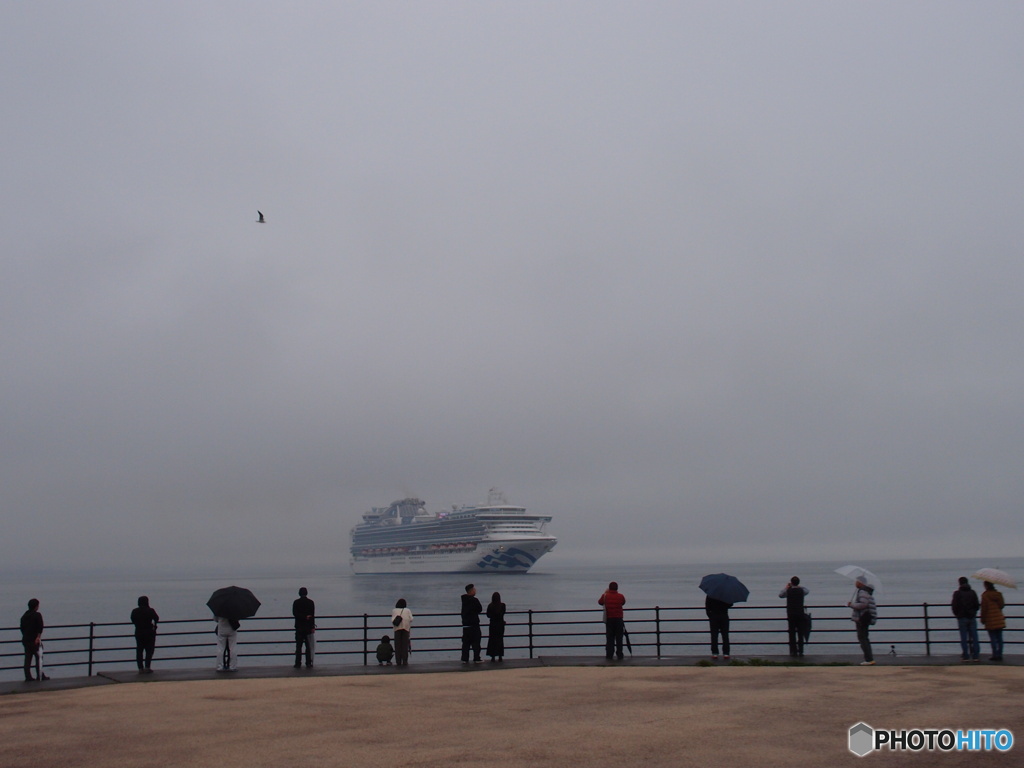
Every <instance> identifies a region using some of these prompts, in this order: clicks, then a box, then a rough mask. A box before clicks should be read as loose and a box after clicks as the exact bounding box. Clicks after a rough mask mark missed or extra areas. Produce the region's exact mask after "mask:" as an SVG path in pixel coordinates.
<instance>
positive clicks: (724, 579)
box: [700, 573, 750, 659]
mask: <svg viewBox="0 0 1024 768" xmlns="http://www.w3.org/2000/svg"><path fill="white" fill-rule="evenodd" d="M700 589H701V591H702V592H704V594H706V595H707V598H706V599H705V600H704V613H706V614H707V615H708V624H709V626H710V628H711V658H713V659H717V658H718V636H719V635H721V636H722V651H723V652H724V654H725V658H726V659H728V658H729V650H730V649H729V609H730V608H732V606H733V604H734V603H743V602H746V600H747V598H748V597H750V590H749V589H747V587H746V586H745V585H744V584H743V582H742V581H740V580H739V579H737V578H736V577H735V576H730V575H729V574H728V573H709V574H708V575H707V576H705V577H704V578H703V579H701V580H700Z"/></svg>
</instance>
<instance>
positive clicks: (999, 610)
mask: <svg viewBox="0 0 1024 768" xmlns="http://www.w3.org/2000/svg"><path fill="white" fill-rule="evenodd" d="M1005 604H1006V602H1005V601H1004V600H1003V593H1002V592H1000V591H999V590H998V589H996V585H995V584H993V583H992V582H991V581H986V582H985V591H984V592H982V593H981V625H982V626H983V627H985V631H986V632H988V640H989V642H990V643H991V644H992V656H991V657H989V661H1002V660H1003V629H1005V628H1006V617H1005V616H1003V606H1004V605H1005Z"/></svg>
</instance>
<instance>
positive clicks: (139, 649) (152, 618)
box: [131, 595, 160, 672]
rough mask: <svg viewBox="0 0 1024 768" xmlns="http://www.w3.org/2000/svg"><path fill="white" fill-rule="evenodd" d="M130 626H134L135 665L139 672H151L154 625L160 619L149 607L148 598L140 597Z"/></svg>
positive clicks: (154, 640) (154, 638) (154, 642)
mask: <svg viewBox="0 0 1024 768" xmlns="http://www.w3.org/2000/svg"><path fill="white" fill-rule="evenodd" d="M131 618H132V624H134V625H135V663H136V664H137V665H138V667H139V672H152V671H153V670H152V669H151V668H150V667H151V666H152V664H153V651H154V650H156V625H157V624H158V623H159V622H160V617H159V616H157V615H156V611H154V610H153V609H152V608H151V607H150V605H149V598H148V597H146V596H145V595H142V596H141V597H140V598H139V607H138V608H135V609H134V610H133V611H132V617H131Z"/></svg>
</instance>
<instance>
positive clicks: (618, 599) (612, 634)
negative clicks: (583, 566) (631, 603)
mask: <svg viewBox="0 0 1024 768" xmlns="http://www.w3.org/2000/svg"><path fill="white" fill-rule="evenodd" d="M597 604H598V605H603V606H604V635H605V643H604V655H605V658H607V659H610V658H612V651H614V652H615V658H617V659H622V635H623V632H624V631H625V625H624V624H623V622H622V606H624V605H625V604H626V598H625V596H624V595H623V594H622V593H621V592H619V585H618V583H617V582H614V581H613V582H612V583H611V584H609V585H608V589H607V591H606V592H605V593H604V594H603V595H601V597H599V598H598V600H597Z"/></svg>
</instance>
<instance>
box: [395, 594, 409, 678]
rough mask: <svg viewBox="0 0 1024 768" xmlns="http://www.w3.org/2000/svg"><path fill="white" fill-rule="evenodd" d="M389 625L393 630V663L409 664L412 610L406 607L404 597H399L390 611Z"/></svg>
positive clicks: (398, 664) (401, 665)
mask: <svg viewBox="0 0 1024 768" xmlns="http://www.w3.org/2000/svg"><path fill="white" fill-rule="evenodd" d="M391 626H392V628H394V630H395V665H396V666H399V667H407V666H409V630H411V629H412V611H410V610H409V609H408V607H407V606H406V603H405V598H404V597H402V598H399V600H398V602H397V603H395V607H394V610H392V611H391Z"/></svg>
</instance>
